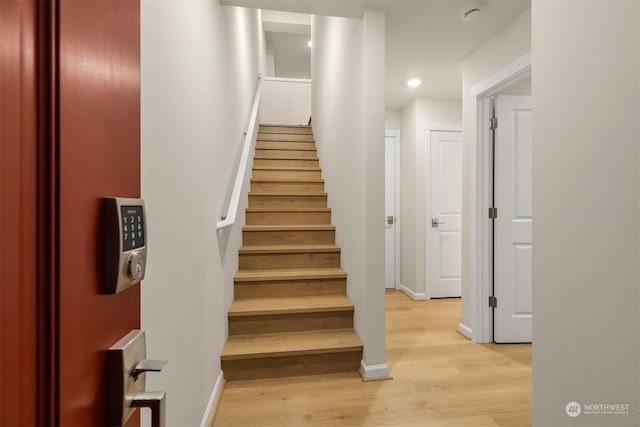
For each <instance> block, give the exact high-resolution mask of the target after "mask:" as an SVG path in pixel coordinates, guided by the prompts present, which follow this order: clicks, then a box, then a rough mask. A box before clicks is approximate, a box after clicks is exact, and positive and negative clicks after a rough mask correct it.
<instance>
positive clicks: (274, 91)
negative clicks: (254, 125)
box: [260, 79, 311, 125]
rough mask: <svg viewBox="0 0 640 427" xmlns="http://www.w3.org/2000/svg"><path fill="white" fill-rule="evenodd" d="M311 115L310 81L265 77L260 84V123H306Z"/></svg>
mask: <svg viewBox="0 0 640 427" xmlns="http://www.w3.org/2000/svg"><path fill="white" fill-rule="evenodd" d="M309 117H311V82H310V81H294V80H289V81H281V80H269V79H266V80H265V81H264V82H263V85H262V101H261V103H260V123H268V124H278V125H306V124H307V123H309Z"/></svg>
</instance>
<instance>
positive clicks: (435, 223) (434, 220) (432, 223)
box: [431, 218, 446, 227]
mask: <svg viewBox="0 0 640 427" xmlns="http://www.w3.org/2000/svg"><path fill="white" fill-rule="evenodd" d="M440 224H446V222H444V221H439V220H438V218H433V219H431V226H432V227H438V226H439V225H440Z"/></svg>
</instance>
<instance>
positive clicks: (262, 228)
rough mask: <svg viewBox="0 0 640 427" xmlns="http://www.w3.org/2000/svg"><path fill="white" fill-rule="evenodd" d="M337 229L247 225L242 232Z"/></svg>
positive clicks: (317, 226)
mask: <svg viewBox="0 0 640 427" xmlns="http://www.w3.org/2000/svg"><path fill="white" fill-rule="evenodd" d="M335 229H336V227H335V226H334V225H331V224H326V225H297V224H292V225H287V224H284V225H247V226H245V227H243V228H242V231H335Z"/></svg>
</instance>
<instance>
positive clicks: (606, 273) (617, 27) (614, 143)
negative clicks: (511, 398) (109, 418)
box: [532, 1, 640, 427]
mask: <svg viewBox="0 0 640 427" xmlns="http://www.w3.org/2000/svg"><path fill="white" fill-rule="evenodd" d="M569 16H570V17H571V19H570V20H568V19H567V17H569ZM532 27H533V28H532V29H533V33H532V42H533V52H532V57H533V110H534V115H533V133H534V144H533V191H534V192H533V209H534V218H535V220H534V223H533V240H534V242H535V246H534V253H533V280H534V282H533V306H534V316H533V343H534V344H533V420H534V425H536V426H540V427H542V426H544V427H547V426H581V427H582V426H638V425H640V415H639V411H640V396H639V390H640V362H639V361H640V332H639V331H640V322H639V318H640V314H639V313H640V307H639V297H640V296H639V290H640V286H639V283H640V271H639V265H640V262H639V260H640V206H639V203H640V197H639V195H640V174H639V171H640V128H639V126H640V120H639V118H640V3H639V2H637V1H629V2H597V1H594V2H581V3H579V7H575V3H573V2H547V1H534V3H533V26H532ZM571 401H575V402H578V403H580V404H581V405H586V404H629V405H630V407H629V415H588V414H585V410H586V408H585V407H584V406H583V407H582V411H583V412H582V414H580V415H579V416H577V417H575V418H570V417H568V416H567V414H566V413H565V407H566V404H567V403H568V402H571Z"/></svg>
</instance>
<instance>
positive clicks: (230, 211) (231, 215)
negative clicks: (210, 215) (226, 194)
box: [216, 75, 263, 230]
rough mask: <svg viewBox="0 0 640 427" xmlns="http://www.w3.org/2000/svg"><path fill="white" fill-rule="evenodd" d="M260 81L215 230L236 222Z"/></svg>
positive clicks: (259, 81)
mask: <svg viewBox="0 0 640 427" xmlns="http://www.w3.org/2000/svg"><path fill="white" fill-rule="evenodd" d="M262 81H263V78H262V75H258V81H257V83H256V90H255V93H254V95H253V105H252V106H251V111H250V112H249V120H248V124H247V127H246V129H245V131H244V143H243V145H242V154H241V156H240V162H239V163H238V170H237V171H236V179H235V181H234V182H233V190H231V197H230V198H229V204H228V205H227V209H226V211H225V213H224V214H223V215H222V216H221V217H220V220H219V221H218V223H217V224H216V230H222V229H224V228H227V227H231V226H232V225H233V224H235V222H236V215H237V214H238V205H239V203H240V196H241V193H242V187H243V186H244V180H245V176H246V174H247V164H248V163H249V156H250V155H251V151H252V148H253V144H254V142H255V140H256V125H257V123H258V109H259V107H260V98H261V97H262Z"/></svg>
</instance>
